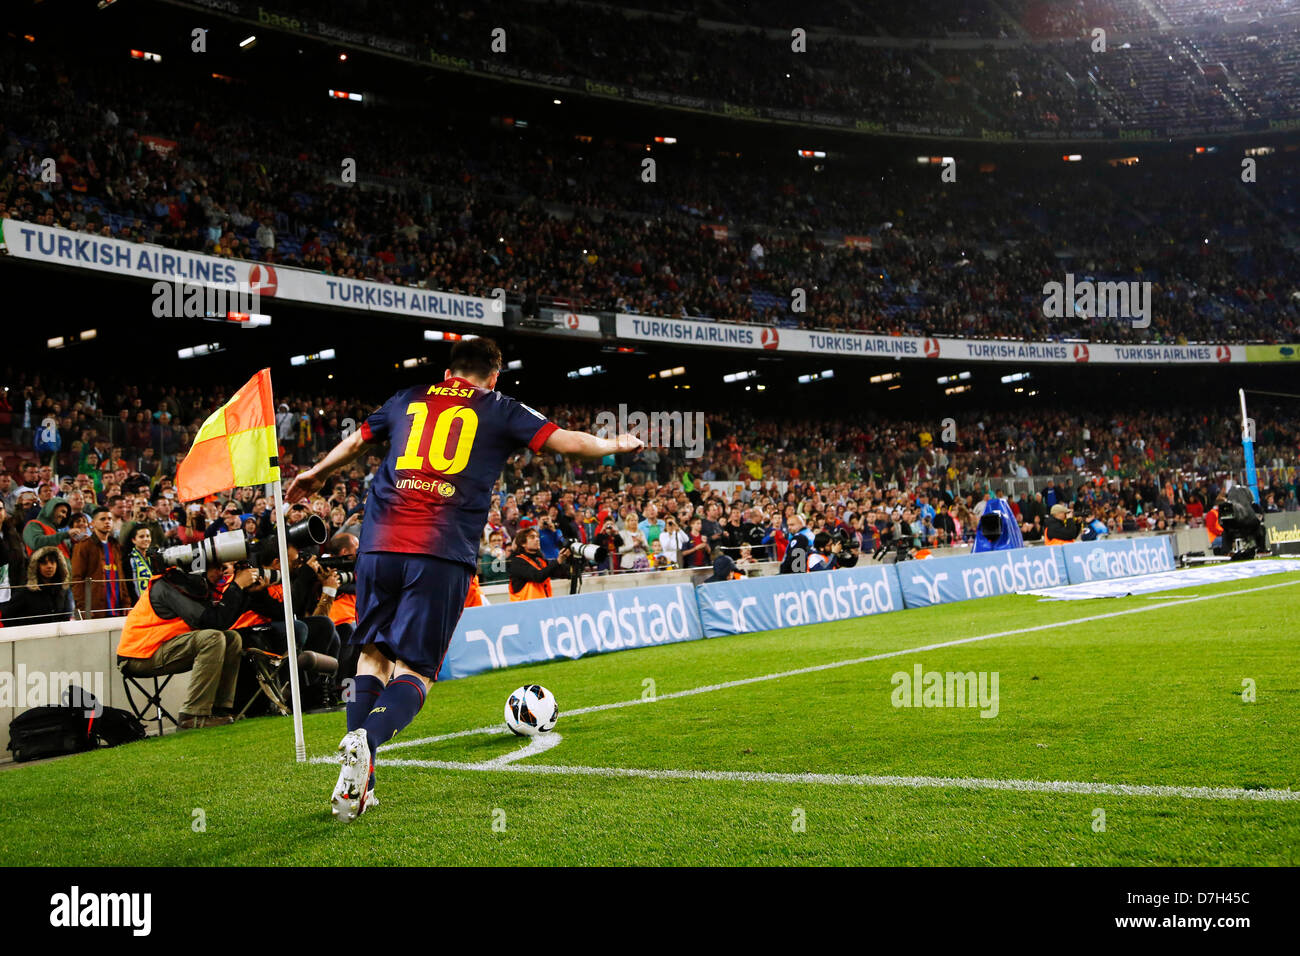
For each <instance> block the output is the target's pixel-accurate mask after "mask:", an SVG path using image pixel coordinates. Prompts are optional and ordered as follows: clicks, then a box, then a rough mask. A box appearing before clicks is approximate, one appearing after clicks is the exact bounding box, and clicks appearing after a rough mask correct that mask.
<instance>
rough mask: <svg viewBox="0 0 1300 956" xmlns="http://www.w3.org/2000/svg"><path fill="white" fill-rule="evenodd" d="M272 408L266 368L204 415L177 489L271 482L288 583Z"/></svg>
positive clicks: (298, 743)
mask: <svg viewBox="0 0 1300 956" xmlns="http://www.w3.org/2000/svg"><path fill="white" fill-rule="evenodd" d="M274 407H275V403H274V402H273V401H272V400H271V370H270V369H269V368H264V369H262V371H260V372H258V373H257V374H256V375H254V376H253V377H252V378H250V379H249V380H248V381H247V382H245V383H244V386H243V387H242V388H241V389H240V390H239V391H237V392H235V395H234V397H233V398H232V399H231V400H230V401H228V402H226V404H224V405H222V406H221V407H220V408H218V409H217V410H216V411H215V412H213V413H212V414H211V415H209V416H208V420H207V421H205V422H204V423H203V427H202V428H200V429H199V432H198V434H197V435H195V436H194V444H193V445H191V446H190V450H189V454H187V455H186V456H185V460H184V461H183V462H181V464H180V467H179V468H177V469H176V491H177V494H179V495H180V498H181V500H182V501H193V500H194V499H195V498H205V497H207V496H208V495H210V494H214V493H216V492H218V491H225V490H226V489H228V488H235V487H242V486H245V485H265V484H269V485H270V486H271V488H272V491H273V493H274V494H275V513H276V516H277V520H276V537H277V538H278V539H279V546H280V547H279V550H280V568H281V569H282V572H283V573H284V574H285V581H286V583H287V581H288V570H289V549H288V541H287V539H286V538H285V530H284V525H285V506H284V497H283V492H282V489H281V487H280V457H279V456H280V446H279V442H278V441H277V440H276V435H275V414H274V413H273V412H272V409H273V408H274ZM283 595H284V602H283V603H284V630H285V644H286V646H287V648H288V653H287V654H286V655H285V656H286V658H288V661H289V690H290V695H291V697H292V700H293V736H294V749H295V752H296V756H297V758H298V761H299V762H300V763H301V762H302V761H305V760H306V759H307V747H306V743H305V742H304V740H303V735H302V696H301V692H300V690H299V688H298V667H297V661H298V650H297V647H296V642H295V641H294V628H295V622H294V617H293V591H292V589H291V588H288V587H286V588H284V591H283Z"/></svg>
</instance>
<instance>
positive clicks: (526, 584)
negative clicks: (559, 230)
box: [507, 528, 569, 601]
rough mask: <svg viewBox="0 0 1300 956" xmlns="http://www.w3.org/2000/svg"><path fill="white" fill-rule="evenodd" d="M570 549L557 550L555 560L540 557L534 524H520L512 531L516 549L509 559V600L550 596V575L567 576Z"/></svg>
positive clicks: (539, 542) (540, 549) (554, 576)
mask: <svg viewBox="0 0 1300 956" xmlns="http://www.w3.org/2000/svg"><path fill="white" fill-rule="evenodd" d="M568 558H569V549H568V548H565V549H563V550H562V551H560V552H559V554H558V555H557V558H556V560H555V561H547V560H546V559H545V558H543V557H542V548H541V541H540V540H539V538H538V536H537V530H536V529H535V528H523V529H521V530H520V531H519V532H518V534H516V535H515V553H514V554H513V555H511V557H510V561H509V563H508V565H507V566H508V568H509V571H510V600H512V601H532V600H535V599H537V598H544V597H550V596H551V579H552V578H567V577H569V569H568V567H567V565H566V563H565V562H567V561H568Z"/></svg>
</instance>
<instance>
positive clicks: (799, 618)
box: [695, 564, 903, 637]
mask: <svg viewBox="0 0 1300 956" xmlns="http://www.w3.org/2000/svg"><path fill="white" fill-rule="evenodd" d="M894 567H895V566H894V565H892V564H871V565H865V566H862V567H854V568H843V569H841V570H839V571H814V572H811V573H808V574H778V575H772V576H768V577H758V578H741V579H739V580H736V581H718V582H715V583H713V584H701V585H700V586H699V587H698V588H697V589H696V592H695V594H696V598H697V599H698V601H699V605H700V620H701V622H702V624H703V626H704V634H705V636H706V637H719V636H721V635H723V634H747V633H749V632H751V631H770V630H774V629H776V628H779V627H795V626H797V625H800V624H822V623H825V622H826V621H842V620H846V619H848V618H854V617H869V616H871V615H873V614H883V613H885V612H887V611H900V610H902V609H903V594H902V591H901V590H900V589H899V586H898V575H897V574H896V573H895V571H894Z"/></svg>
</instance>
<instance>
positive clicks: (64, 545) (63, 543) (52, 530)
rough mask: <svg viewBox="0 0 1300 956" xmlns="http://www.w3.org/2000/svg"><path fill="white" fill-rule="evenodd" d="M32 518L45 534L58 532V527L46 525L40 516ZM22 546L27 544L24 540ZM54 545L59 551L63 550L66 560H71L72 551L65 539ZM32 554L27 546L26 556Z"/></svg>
mask: <svg viewBox="0 0 1300 956" xmlns="http://www.w3.org/2000/svg"><path fill="white" fill-rule="evenodd" d="M32 520H33V521H35V522H36V524H37V525H38V526H39V527H40V529H41V531H43V532H44V533H45V534H46V535H52V534H58V533H59V529H58V528H51V527H50V526H49V525H47V524H46V523H45V522H44V521H42V520H41V519H40V518H33V519H32ZM69 522H71V519H69ZM23 547H24V548H27V544H26V542H24V543H23ZM56 547H57V548H58V549H59V550H60V551H62V552H63V556H64V557H65V558H67V559H68V560H72V552H71V551H69V550H68V542H67V541H60V542H59V543H58V544H57V545H56ZM32 554H33V551H32V549H31V548H27V557H29V558H30V557H31V556H32Z"/></svg>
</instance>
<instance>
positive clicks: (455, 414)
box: [397, 402, 478, 475]
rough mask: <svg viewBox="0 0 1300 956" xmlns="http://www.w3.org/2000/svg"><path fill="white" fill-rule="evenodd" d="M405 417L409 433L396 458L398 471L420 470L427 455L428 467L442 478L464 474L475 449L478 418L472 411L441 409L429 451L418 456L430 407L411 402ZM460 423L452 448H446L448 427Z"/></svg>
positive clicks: (448, 433)
mask: <svg viewBox="0 0 1300 956" xmlns="http://www.w3.org/2000/svg"><path fill="white" fill-rule="evenodd" d="M406 414H408V415H411V416H413V417H412V419H411V434H410V436H409V437H408V438H407V439H406V451H405V452H404V453H403V454H402V456H401V457H400V458H398V459H397V470H398V471H411V470H413V471H423V470H424V459H425V456H426V455H427V456H428V459H429V467H430V469H431V470H433V471H437V472H440V473H441V474H444V475H454V474H457V473H458V472H460V471H463V470H464V468H465V466H466V465H467V464H469V453H470V451H471V449H473V447H474V436H475V434H477V432H478V415H477V414H475V412H474V409H472V408H469V407H467V406H465V405H450V406H448V407H447V408H444V409H443V410H442V411H441V412H440V413H439V414H438V417H437V418H435V419H434V420H433V434H431V435H430V436H429V445H428V448H426V449H425V450H424V454H423V455H422V454H421V453H420V450H421V445H422V443H423V439H424V431H425V425H427V424H428V420H429V406H428V405H426V404H424V403H423V402H411V404H410V405H407V406H406ZM458 421H459V422H460V423H461V425H460V435H459V436H458V437H457V438H456V444H455V446H454V447H451V448H448V447H447V446H448V445H449V444H450V438H451V428H452V425H454V424H455V423H456V422H458Z"/></svg>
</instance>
